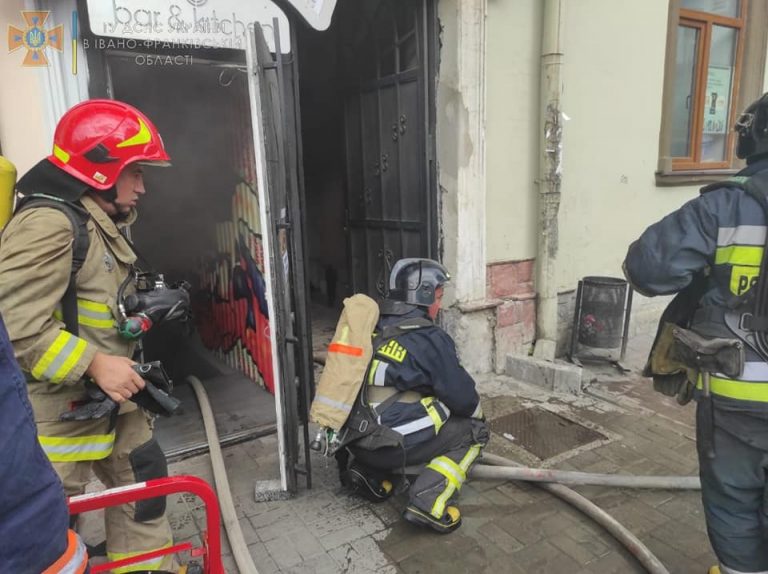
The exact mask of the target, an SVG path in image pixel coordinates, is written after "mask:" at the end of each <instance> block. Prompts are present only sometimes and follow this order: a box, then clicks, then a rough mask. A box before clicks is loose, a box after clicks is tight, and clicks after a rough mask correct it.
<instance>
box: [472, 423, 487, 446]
mask: <svg viewBox="0 0 768 574" xmlns="http://www.w3.org/2000/svg"><path fill="white" fill-rule="evenodd" d="M471 421H472V439H473V440H474V441H475V444H481V445H486V444H488V441H489V440H490V438H491V435H490V433H489V432H488V423H486V422H485V421H482V420H479V419H471Z"/></svg>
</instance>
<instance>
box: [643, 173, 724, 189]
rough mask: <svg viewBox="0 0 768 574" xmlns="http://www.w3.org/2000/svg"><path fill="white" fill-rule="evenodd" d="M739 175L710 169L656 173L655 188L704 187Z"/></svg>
mask: <svg viewBox="0 0 768 574" xmlns="http://www.w3.org/2000/svg"><path fill="white" fill-rule="evenodd" d="M737 173H739V170H738V169H712V170H707V171H674V172H661V171H657V172H656V186H657V187H678V186H683V185H706V184H709V183H715V182H718V181H723V180H724V179H728V178H729V177H731V176H732V175H736V174H737Z"/></svg>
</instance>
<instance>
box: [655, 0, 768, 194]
mask: <svg viewBox="0 0 768 574" xmlns="http://www.w3.org/2000/svg"><path fill="white" fill-rule="evenodd" d="M765 4H766V3H765V2H764V1H760V0H758V1H755V0H752V1H750V0H672V2H671V5H670V23H669V24H670V25H669V29H668V46H667V65H666V70H665V86H664V110H663V114H662V130H661V153H660V162H659V173H658V174H657V182H659V183H660V184H665V183H666V184H669V183H670V182H669V181H666V182H665V181H659V179H660V178H659V177H658V176H659V175H660V176H661V179H663V178H664V176H675V175H676V176H678V178H677V180H678V181H679V182H680V183H695V182H696V181H698V180H700V179H701V178H700V177H699V178H697V177H695V176H696V175H699V176H701V175H704V176H705V178H707V179H713V178H714V179H718V177H717V175H719V176H720V177H719V178H722V177H724V176H726V175H727V174H728V173H731V172H733V170H734V169H736V168H737V167H738V166H737V162H738V160H737V159H736V158H735V155H734V143H735V134H734V132H733V125H734V122H735V120H736V117H737V115H738V114H739V113H740V111H741V110H742V109H743V107H745V106H746V104H747V103H748V102H750V101H752V100H754V99H755V98H757V97H758V96H759V95H760V94H761V93H762V75H763V69H764V66H765V50H766V34H765V30H764V28H765V26H750V25H749V23H750V22H762V21H763V20H761V19H757V18H755V19H753V16H758V15H761V16H762V17H763V18H764V17H765V16H766V6H765ZM681 174H682V175H684V176H685V175H688V176H694V177H691V178H686V177H682V178H680V177H679V176H680V175H681ZM707 176H709V177H707ZM688 179H690V180H691V181H687V180H688Z"/></svg>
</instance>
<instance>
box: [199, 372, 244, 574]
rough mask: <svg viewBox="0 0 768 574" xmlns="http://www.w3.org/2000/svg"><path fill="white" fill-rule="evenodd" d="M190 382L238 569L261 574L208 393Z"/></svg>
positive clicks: (225, 528)
mask: <svg viewBox="0 0 768 574" xmlns="http://www.w3.org/2000/svg"><path fill="white" fill-rule="evenodd" d="M187 382H188V383H189V384H190V386H191V387H192V390H193V391H194V392H195V397H197V402H198V404H199V405H200V413H201V414H202V415H203V426H204V427H205V438H206V440H207V441H208V446H209V448H210V454H211V466H212V467H213V478H214V480H215V482H216V494H217V496H218V499H219V506H220V507H221V522H222V524H223V525H224V531H225V532H226V533H227V538H228V539H229V546H230V547H231V548H232V555H233V556H234V558H235V563H236V564H237V569H238V571H239V572H240V574H259V571H258V570H257V569H256V564H254V562H253V558H251V553H250V552H249V551H248V544H247V543H246V542H245V538H243V531H242V530H241V529H240V522H239V521H238V520H237V513H236V512H235V505H234V503H233V502H232V492H231V491H230V488H229V479H228V478H227V470H226V468H225V466H224V457H223V456H222V454H221V445H220V444H219V433H218V432H217V431H216V421H215V420H214V418H213V411H212V410H211V403H210V401H209V400H208V393H206V392H205V388H204V387H203V384H202V383H201V382H200V379H198V378H197V377H195V376H189V377H187Z"/></svg>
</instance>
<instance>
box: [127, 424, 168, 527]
mask: <svg viewBox="0 0 768 574" xmlns="http://www.w3.org/2000/svg"><path fill="white" fill-rule="evenodd" d="M128 460H130V462H131V468H132V469H133V476H134V477H135V478H136V482H144V481H145V480H151V479H153V478H164V477H166V476H168V462H167V461H166V460H165V455H164V454H163V451H162V449H161V448H160V445H159V444H157V441H156V440H155V439H152V440H150V441H149V442H145V443H144V444H143V445H141V446H140V447H138V448H136V449H134V450H133V451H131V454H129V455H128ZM163 514H165V497H164V496H159V497H157V498H148V499H147V500H140V501H138V502H137V503H136V512H135V514H134V516H133V519H134V520H135V521H136V522H147V521H149V520H153V519H155V518H160V517H161V516H162V515H163Z"/></svg>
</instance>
